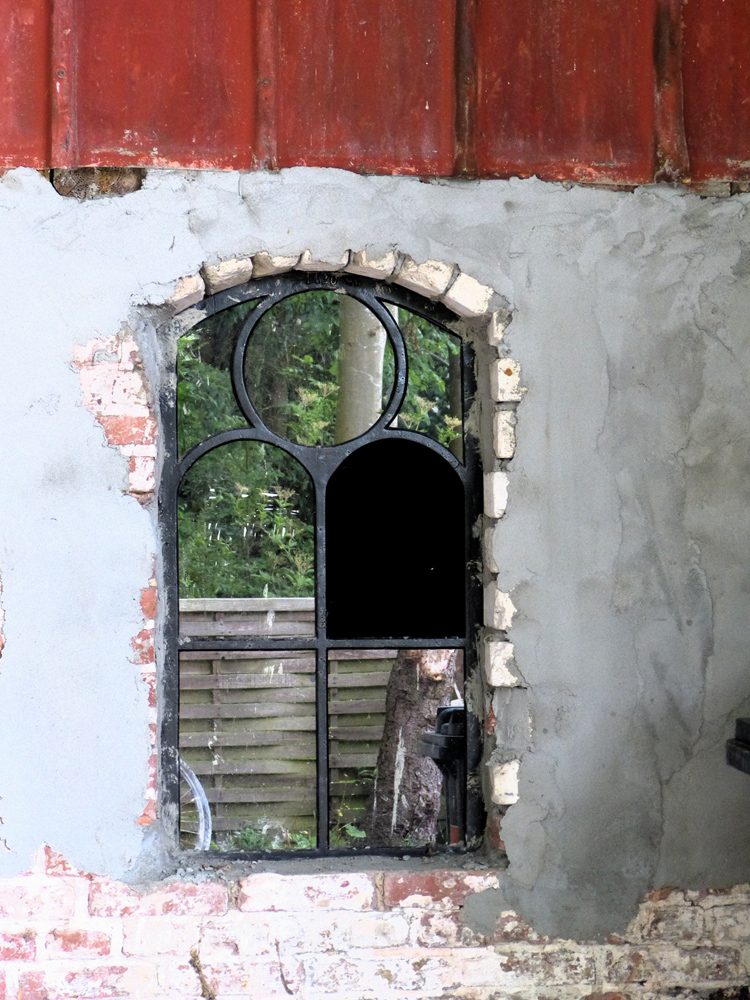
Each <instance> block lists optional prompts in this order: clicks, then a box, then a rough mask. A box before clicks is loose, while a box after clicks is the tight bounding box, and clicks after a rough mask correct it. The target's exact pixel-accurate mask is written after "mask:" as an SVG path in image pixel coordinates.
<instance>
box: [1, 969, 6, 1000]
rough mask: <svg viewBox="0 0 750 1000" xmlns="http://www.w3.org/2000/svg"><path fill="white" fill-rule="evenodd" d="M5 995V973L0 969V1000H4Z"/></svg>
mask: <svg viewBox="0 0 750 1000" xmlns="http://www.w3.org/2000/svg"><path fill="white" fill-rule="evenodd" d="M6 997H7V993H6V990H5V973H4V972H3V970H2V969H0V1000H6Z"/></svg>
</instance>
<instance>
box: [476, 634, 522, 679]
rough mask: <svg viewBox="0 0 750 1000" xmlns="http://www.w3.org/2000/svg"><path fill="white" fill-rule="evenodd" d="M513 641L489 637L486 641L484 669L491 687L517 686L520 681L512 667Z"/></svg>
mask: <svg viewBox="0 0 750 1000" xmlns="http://www.w3.org/2000/svg"><path fill="white" fill-rule="evenodd" d="M513 652H514V651H513V643H512V642H499V641H497V640H493V639H488V640H487V642H486V643H485V657H484V671H485V676H486V677H487V683H488V684H489V685H490V687H515V686H516V685H517V684H518V683H519V678H518V676H517V674H515V673H514V672H513V670H512V669H511V667H513V666H515V664H514V661H513Z"/></svg>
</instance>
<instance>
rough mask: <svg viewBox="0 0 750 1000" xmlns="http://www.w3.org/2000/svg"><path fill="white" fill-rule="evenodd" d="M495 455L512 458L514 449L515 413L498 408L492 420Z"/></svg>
mask: <svg viewBox="0 0 750 1000" xmlns="http://www.w3.org/2000/svg"><path fill="white" fill-rule="evenodd" d="M492 429H493V439H494V445H495V455H496V456H497V457H498V458H513V455H514V454H515V451H516V415H515V413H511V411H510V410H498V411H497V413H496V414H495V419H494V421H493V427H492Z"/></svg>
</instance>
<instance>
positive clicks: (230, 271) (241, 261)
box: [191, 257, 254, 305]
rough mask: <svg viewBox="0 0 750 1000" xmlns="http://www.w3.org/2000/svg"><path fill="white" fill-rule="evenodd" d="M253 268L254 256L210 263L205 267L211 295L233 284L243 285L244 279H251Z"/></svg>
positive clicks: (207, 289)
mask: <svg viewBox="0 0 750 1000" xmlns="http://www.w3.org/2000/svg"><path fill="white" fill-rule="evenodd" d="M253 268H254V265H253V258H252V257H234V258H232V260H223V261H221V263H219V264H208V265H206V267H204V268H203V279H204V281H205V282H206V291H207V292H208V294H209V295H214V294H215V293H216V292H223V291H224V289H225V288H231V287H232V286H233V285H241V284H242V283H243V281H249V280H250V278H252V277H253ZM196 301H197V300H196ZM191 305H194V303H191Z"/></svg>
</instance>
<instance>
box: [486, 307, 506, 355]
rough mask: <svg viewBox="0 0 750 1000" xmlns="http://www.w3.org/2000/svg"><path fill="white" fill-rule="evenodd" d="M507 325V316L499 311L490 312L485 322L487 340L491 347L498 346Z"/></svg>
mask: <svg viewBox="0 0 750 1000" xmlns="http://www.w3.org/2000/svg"><path fill="white" fill-rule="evenodd" d="M507 325H508V320H507V317H506V316H505V315H503V314H501V313H496V312H494V313H492V315H491V316H490V321H489V323H488V324H487V340H488V341H489V342H490V345H491V346H492V347H499V346H500V344H501V343H502V340H503V335H504V334H505V328H506V327H507Z"/></svg>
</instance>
